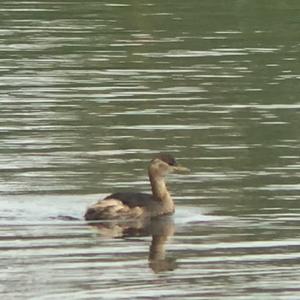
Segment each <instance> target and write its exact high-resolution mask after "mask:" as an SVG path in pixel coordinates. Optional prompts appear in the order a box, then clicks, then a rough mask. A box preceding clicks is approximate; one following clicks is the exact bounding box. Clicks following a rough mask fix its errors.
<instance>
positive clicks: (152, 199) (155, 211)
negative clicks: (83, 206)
mask: <svg viewBox="0 0 300 300" xmlns="http://www.w3.org/2000/svg"><path fill="white" fill-rule="evenodd" d="M189 171H190V170H189V169H188V168H186V167H184V166H181V165H179V164H178V163H177V161H176V159H175V158H174V157H173V156H172V155H170V154H168V153H159V154H157V155H155V156H154V157H153V158H152V159H151V161H150V164H149V166H148V176H149V181H150V185H151V190H152V194H146V193H137V192H118V193H113V194H111V195H109V196H107V197H105V198H104V199H103V200H100V201H98V202H96V203H95V204H93V205H91V206H89V207H88V208H87V210H86V212H85V215H84V218H85V220H87V221H97V220H113V219H117V220H130V219H140V218H149V219H152V218H155V217H160V216H164V215H172V214H173V213H174V212H175V204H174V202H173V199H172V197H171V194H170V192H169V190H168V188H167V186H166V183H165V177H166V176H167V175H168V174H169V173H175V172H178V173H180V172H189Z"/></svg>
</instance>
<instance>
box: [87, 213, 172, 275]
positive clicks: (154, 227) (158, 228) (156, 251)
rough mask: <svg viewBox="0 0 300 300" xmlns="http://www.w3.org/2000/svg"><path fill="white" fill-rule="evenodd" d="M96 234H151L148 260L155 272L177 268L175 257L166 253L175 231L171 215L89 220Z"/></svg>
mask: <svg viewBox="0 0 300 300" xmlns="http://www.w3.org/2000/svg"><path fill="white" fill-rule="evenodd" d="M88 224H89V225H90V226H92V227H93V228H95V229H96V231H97V234H99V235H101V236H105V237H111V238H129V237H130V238H131V237H140V236H151V237H152V239H151V243H150V247H149V256H148V262H149V267H150V268H151V269H152V270H153V271H154V272H155V273H160V272H165V271H173V270H175V269H176V268H177V262H176V258H174V257H168V256H167V255H166V248H165V246H166V243H167V242H168V240H170V238H171V237H172V236H173V235H174V233H175V223H174V220H173V218H172V217H171V216H165V217H158V218H155V219H140V220H131V221H122V222H120V221H117V220H116V221H103V222H97V223H93V222H89V223H88Z"/></svg>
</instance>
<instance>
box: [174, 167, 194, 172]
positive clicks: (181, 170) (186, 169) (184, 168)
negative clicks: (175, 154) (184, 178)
mask: <svg viewBox="0 0 300 300" xmlns="http://www.w3.org/2000/svg"><path fill="white" fill-rule="evenodd" d="M173 171H174V172H176V173H189V172H191V170H190V169H189V168H186V167H184V166H181V165H176V166H174V167H173Z"/></svg>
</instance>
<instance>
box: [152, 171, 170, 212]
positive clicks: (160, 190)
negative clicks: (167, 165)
mask: <svg viewBox="0 0 300 300" xmlns="http://www.w3.org/2000/svg"><path fill="white" fill-rule="evenodd" d="M149 179H150V183H151V188H152V194H153V197H154V199H155V200H156V201H161V202H162V203H163V204H166V205H168V206H171V207H172V208H173V207H174V203H173V200H172V198H171V195H170V193H169V191H168V189H167V186H166V182H165V179H164V177H162V176H157V175H156V174H153V173H152V172H151V171H149Z"/></svg>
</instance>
